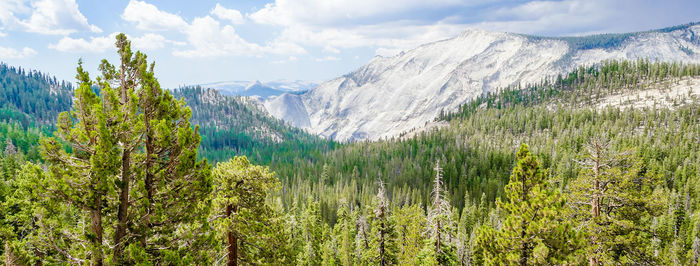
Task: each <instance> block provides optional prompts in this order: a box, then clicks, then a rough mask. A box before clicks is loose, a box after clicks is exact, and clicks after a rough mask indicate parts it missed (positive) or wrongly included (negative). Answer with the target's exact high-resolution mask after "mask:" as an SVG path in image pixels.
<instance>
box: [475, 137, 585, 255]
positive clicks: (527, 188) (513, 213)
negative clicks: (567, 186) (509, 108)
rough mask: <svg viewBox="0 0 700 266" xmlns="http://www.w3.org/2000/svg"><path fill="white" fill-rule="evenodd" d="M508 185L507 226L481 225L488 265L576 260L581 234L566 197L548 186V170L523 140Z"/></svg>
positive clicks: (505, 223)
mask: <svg viewBox="0 0 700 266" xmlns="http://www.w3.org/2000/svg"><path fill="white" fill-rule="evenodd" d="M517 158H518V161H517V164H516V166H515V167H514V168H513V174H512V175H511V176H510V181H509V182H508V185H506V195H507V199H508V201H507V202H505V203H502V202H500V200H499V201H497V204H498V205H499V207H500V208H502V210H503V211H504V212H505V213H506V214H507V216H506V218H505V221H504V222H503V227H502V228H500V230H496V229H494V228H491V227H487V226H483V227H481V228H480V231H479V236H478V239H477V241H478V244H479V245H480V246H481V248H482V249H483V256H484V262H485V264H488V265H504V264H519V265H531V264H566V263H570V262H572V260H574V261H575V259H576V258H575V255H576V254H575V252H576V250H577V248H578V247H577V245H576V243H577V241H578V238H577V235H576V231H575V230H574V229H573V226H572V225H571V223H569V222H568V221H567V219H566V217H565V212H564V210H565V209H564V199H563V197H562V196H561V195H560V194H559V193H557V192H556V191H551V190H549V189H548V188H547V180H545V176H546V175H545V173H544V171H543V170H542V169H541V167H540V163H539V162H538V161H537V159H536V158H535V157H534V156H533V155H532V154H530V151H529V150H528V147H527V145H525V144H522V145H521V146H520V150H519V151H518V154H517Z"/></svg>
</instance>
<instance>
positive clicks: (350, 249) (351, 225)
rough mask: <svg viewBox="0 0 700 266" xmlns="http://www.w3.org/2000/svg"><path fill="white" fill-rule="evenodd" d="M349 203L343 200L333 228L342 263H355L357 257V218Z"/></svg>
mask: <svg viewBox="0 0 700 266" xmlns="http://www.w3.org/2000/svg"><path fill="white" fill-rule="evenodd" d="M347 205H348V204H347V203H346V202H345V201H342V200H341V204H340V207H339V208H338V220H337V222H336V224H335V227H334V228H333V238H334V239H335V240H336V243H337V246H338V253H339V254H338V256H339V258H340V264H341V265H353V262H354V259H355V234H356V232H355V219H354V218H353V214H352V213H351V212H350V210H349V208H348V207H347Z"/></svg>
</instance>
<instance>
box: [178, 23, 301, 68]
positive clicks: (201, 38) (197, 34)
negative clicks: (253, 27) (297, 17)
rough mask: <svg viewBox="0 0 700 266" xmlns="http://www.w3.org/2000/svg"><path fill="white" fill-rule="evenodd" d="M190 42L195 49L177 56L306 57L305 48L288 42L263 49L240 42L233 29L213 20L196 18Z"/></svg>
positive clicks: (189, 28) (187, 32) (272, 43)
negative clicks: (294, 55) (281, 55)
mask: <svg viewBox="0 0 700 266" xmlns="http://www.w3.org/2000/svg"><path fill="white" fill-rule="evenodd" d="M185 35H187V41H188V42H189V44H190V45H191V46H192V48H191V49H188V50H176V51H174V52H173V55H175V56H181V57H188V58H194V57H216V56H262V55H264V54H304V53H306V50H304V48H303V47H301V46H299V45H297V44H295V43H293V42H288V41H283V40H275V41H273V42H271V43H268V44H266V45H265V46H261V45H259V44H256V43H250V42H247V41H246V40H244V39H243V38H241V36H239V35H238V34H237V33H236V30H235V29H234V28H233V27H232V26H231V25H224V26H221V24H220V23H219V22H218V21H217V20H215V19H213V18H212V17H210V16H205V17H199V18H195V19H194V21H192V24H191V25H189V26H188V27H187V29H186V30H185Z"/></svg>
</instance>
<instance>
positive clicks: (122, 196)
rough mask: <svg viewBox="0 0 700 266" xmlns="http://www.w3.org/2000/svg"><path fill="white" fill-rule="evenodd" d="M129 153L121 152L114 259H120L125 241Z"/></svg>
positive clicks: (127, 209) (129, 180) (129, 174)
mask: <svg viewBox="0 0 700 266" xmlns="http://www.w3.org/2000/svg"><path fill="white" fill-rule="evenodd" d="M130 156H131V153H130V152H129V151H126V150H125V151H124V153H123V154H122V171H121V176H122V182H121V191H120V192H119V211H118V213H117V229H116V230H115V232H114V260H115V262H117V263H118V262H119V261H121V257H122V256H121V252H122V250H123V249H124V246H125V244H126V243H123V241H124V237H125V236H126V224H127V218H128V215H127V214H128V211H129V186H130V183H131V173H130V171H129V170H130V168H131V165H130V164H131V159H130V158H131V157H130Z"/></svg>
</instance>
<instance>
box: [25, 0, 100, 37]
mask: <svg viewBox="0 0 700 266" xmlns="http://www.w3.org/2000/svg"><path fill="white" fill-rule="evenodd" d="M32 9H33V10H34V11H33V12H32V15H31V16H30V17H29V19H28V20H23V21H20V22H19V24H20V25H22V27H23V28H24V29H25V30H26V31H29V32H35V33H40V34H57V35H67V34H70V33H73V32H77V31H91V32H96V33H100V32H102V30H101V29H100V28H99V27H97V26H95V25H90V24H89V23H88V21H87V18H85V16H83V14H82V13H80V10H78V4H77V3H76V2H75V0H41V1H37V2H33V3H32Z"/></svg>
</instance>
